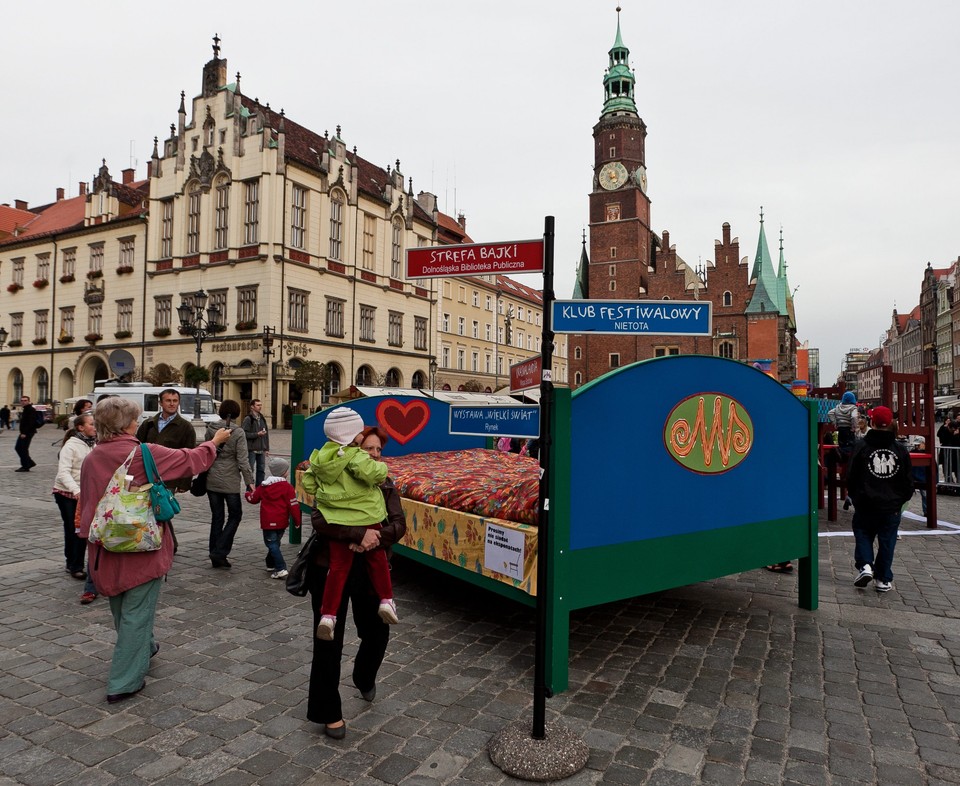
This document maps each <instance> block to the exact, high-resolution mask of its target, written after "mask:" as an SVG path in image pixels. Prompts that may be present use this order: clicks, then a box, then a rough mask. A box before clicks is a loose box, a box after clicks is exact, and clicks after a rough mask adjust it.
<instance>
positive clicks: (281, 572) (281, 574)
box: [270, 568, 290, 579]
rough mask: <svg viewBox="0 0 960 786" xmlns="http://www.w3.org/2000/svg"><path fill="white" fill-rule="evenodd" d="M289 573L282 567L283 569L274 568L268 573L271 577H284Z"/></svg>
mask: <svg viewBox="0 0 960 786" xmlns="http://www.w3.org/2000/svg"><path fill="white" fill-rule="evenodd" d="M289 574H290V571H289V570H287V569H286V568H284V569H283V570H275V571H274V572H273V573H271V574H270V578H271V579H285V578H286V577H287V576H288V575H289Z"/></svg>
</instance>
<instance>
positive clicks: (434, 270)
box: [407, 240, 543, 279]
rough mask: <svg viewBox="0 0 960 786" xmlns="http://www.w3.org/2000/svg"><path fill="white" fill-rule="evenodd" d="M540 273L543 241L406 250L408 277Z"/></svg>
mask: <svg viewBox="0 0 960 786" xmlns="http://www.w3.org/2000/svg"><path fill="white" fill-rule="evenodd" d="M542 271H543V241H542V240H517V241H514V242H512V243H473V244H471V245H463V246H425V247H423V248H408V249H407V278H408V279H411V278H436V277H449V276H489V275H495V274H497V273H502V274H504V275H507V274H510V273H540V272H542Z"/></svg>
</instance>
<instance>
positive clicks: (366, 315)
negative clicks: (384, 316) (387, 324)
mask: <svg viewBox="0 0 960 786" xmlns="http://www.w3.org/2000/svg"><path fill="white" fill-rule="evenodd" d="M376 315H377V310H376V309H375V308H374V307H373V306H360V340H361V341H375V340H376V339H375V337H374V325H375V323H376Z"/></svg>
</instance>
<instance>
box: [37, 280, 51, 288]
mask: <svg viewBox="0 0 960 786" xmlns="http://www.w3.org/2000/svg"><path fill="white" fill-rule="evenodd" d="M49 283H50V281H49V279H46V278H38V279H37V280H36V281H34V282H33V285H34V286H35V287H36V288H37V289H43V288H44V287H45V286H47V285H48V284H49Z"/></svg>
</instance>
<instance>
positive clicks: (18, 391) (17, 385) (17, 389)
mask: <svg viewBox="0 0 960 786" xmlns="http://www.w3.org/2000/svg"><path fill="white" fill-rule="evenodd" d="M22 395H23V374H21V373H20V369H18V368H15V369H14V370H13V398H14V400H15V401H16V403H17V404H19V403H20V397H21V396H22Z"/></svg>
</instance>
